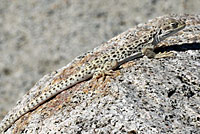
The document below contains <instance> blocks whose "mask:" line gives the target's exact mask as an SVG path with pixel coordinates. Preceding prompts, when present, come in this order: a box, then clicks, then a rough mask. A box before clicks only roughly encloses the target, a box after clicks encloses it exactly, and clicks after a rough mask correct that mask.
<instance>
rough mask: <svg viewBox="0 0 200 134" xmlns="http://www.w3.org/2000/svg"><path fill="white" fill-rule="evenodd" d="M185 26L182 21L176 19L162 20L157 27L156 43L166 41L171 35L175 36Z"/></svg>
mask: <svg viewBox="0 0 200 134" xmlns="http://www.w3.org/2000/svg"><path fill="white" fill-rule="evenodd" d="M185 26H186V24H185V22H184V21H182V20H176V19H166V20H163V21H162V22H161V23H160V25H159V27H158V32H157V35H156V38H157V41H158V42H160V41H162V40H164V39H166V38H167V37H169V36H171V35H172V34H175V33H177V32H178V31H180V30H182V29H183V28H185Z"/></svg>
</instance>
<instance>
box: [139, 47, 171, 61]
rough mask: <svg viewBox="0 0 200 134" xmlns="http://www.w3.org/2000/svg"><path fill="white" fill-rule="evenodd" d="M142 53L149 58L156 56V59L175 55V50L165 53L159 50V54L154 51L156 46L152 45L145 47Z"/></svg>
mask: <svg viewBox="0 0 200 134" xmlns="http://www.w3.org/2000/svg"><path fill="white" fill-rule="evenodd" d="M142 53H143V54H144V55H146V56H147V57H148V58H156V59H159V58H165V57H172V56H174V53H173V52H163V53H161V52H159V53H158V54H156V53H155V52H154V48H152V47H146V48H143V49H142Z"/></svg>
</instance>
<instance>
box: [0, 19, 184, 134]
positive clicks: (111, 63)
mask: <svg viewBox="0 0 200 134" xmlns="http://www.w3.org/2000/svg"><path fill="white" fill-rule="evenodd" d="M185 26H186V23H185V22H184V21H182V20H176V19H173V18H167V19H166V20H165V21H163V22H162V23H160V24H159V25H158V26H154V27H153V28H152V29H150V30H149V31H147V32H146V34H145V35H143V36H142V37H140V38H138V39H136V40H134V41H132V42H130V43H128V44H125V45H122V46H120V47H119V48H112V49H111V50H109V51H108V52H107V53H104V54H102V55H100V56H98V57H96V58H94V59H92V60H91V61H89V62H88V63H87V64H86V65H85V66H84V67H82V68H80V70H79V71H78V72H76V73H74V74H71V75H70V76H69V77H68V78H66V79H64V80H61V81H60V82H58V83H52V84H51V83H50V88H49V90H47V91H45V92H44V93H42V94H41V95H39V96H38V97H36V98H35V99H33V100H32V101H31V102H30V103H28V104H27V105H26V106H25V107H23V108H21V109H20V110H19V111H17V112H16V113H13V114H11V115H10V116H9V117H8V118H7V119H3V120H2V122H1V124H0V133H3V132H5V131H6V130H7V129H8V128H9V127H11V126H12V125H13V124H14V123H15V122H16V121H17V120H18V119H19V118H20V117H22V116H23V115H25V114H26V113H28V112H30V111H32V110H34V109H36V108H37V107H39V106H40V105H42V104H43V103H45V102H46V101H47V100H49V99H50V98H52V97H53V96H55V95H57V94H59V93H60V92H62V91H63V90H66V89H68V88H70V87H72V86H74V85H76V84H77V83H80V82H82V81H85V80H87V79H93V78H94V79H98V78H99V77H102V76H104V75H106V74H109V73H110V72H111V71H113V70H114V69H116V68H117V67H119V66H120V65H122V64H124V63H126V62H128V61H130V60H133V59H136V58H138V57H142V56H147V57H148V58H162V57H168V56H170V55H171V53H169V52H167V53H158V54H156V53H155V52H154V48H155V47H156V46H157V44H159V43H160V42H161V41H163V40H165V39H166V38H168V37H170V36H171V35H173V34H175V33H177V32H178V31H180V30H182V29H184V28H185Z"/></svg>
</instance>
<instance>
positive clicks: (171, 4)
mask: <svg viewBox="0 0 200 134" xmlns="http://www.w3.org/2000/svg"><path fill="white" fill-rule="evenodd" d="M199 5H200V0H140V1H139V0H1V2H0V120H1V119H2V118H3V116H4V115H5V114H6V113H7V112H8V110H9V109H11V108H12V107H13V106H14V105H15V104H16V102H17V100H19V99H20V97H22V96H23V95H24V94H25V93H26V92H27V91H28V90H29V89H30V88H31V87H32V86H33V85H34V84H35V83H36V82H37V81H38V80H39V79H40V78H42V77H43V76H44V75H45V74H47V73H49V72H52V71H54V70H56V69H59V68H61V67H63V66H65V65H67V64H68V63H69V62H70V61H71V60H72V59H74V58H75V57H76V56H78V55H80V54H81V53H84V52H86V51H88V50H91V49H93V48H94V47H97V46H98V45H100V44H101V43H102V42H105V41H108V40H109V39H110V38H112V37H114V36H116V35H118V34H120V33H121V32H124V31H125V30H127V29H128V28H131V27H134V26H135V25H137V24H139V23H145V22H146V21H148V20H149V19H153V18H155V17H158V16H162V15H165V14H169V13H177V14H180V13H190V14H199V13H200V8H199Z"/></svg>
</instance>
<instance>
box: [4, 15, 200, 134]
mask: <svg viewBox="0 0 200 134" xmlns="http://www.w3.org/2000/svg"><path fill="white" fill-rule="evenodd" d="M166 17H168V16H163V17H158V18H156V19H153V20H151V21H149V22H148V23H146V24H140V25H139V26H138V27H134V28H131V29H129V30H128V31H125V32H124V33H122V34H120V35H118V36H117V37H115V38H112V39H111V40H109V41H108V42H105V43H104V44H102V45H101V46H99V47H97V48H96V49H94V51H91V52H90V53H86V54H85V56H79V57H78V58H76V59H75V60H74V61H73V62H71V63H70V64H68V65H67V66H64V67H63V68H61V69H59V70H58V72H65V73H66V75H68V74H69V73H70V72H73V70H76V68H77V66H80V65H82V64H84V62H85V59H88V57H92V56H91V55H93V56H95V53H96V52H104V51H105V50H106V49H109V47H110V45H113V44H115V43H113V42H114V41H115V40H116V39H119V40H129V38H127V37H129V36H128V35H130V33H135V34H136V35H137V36H139V34H142V32H141V31H142V29H144V28H145V29H146V28H147V29H148V28H150V27H151V25H152V24H156V23H157V21H159V20H160V19H163V18H166ZM171 17H174V18H177V19H182V20H185V22H186V24H187V26H186V28H185V29H184V30H183V31H180V32H179V33H177V34H176V35H174V36H172V37H170V38H168V39H167V40H165V41H164V42H162V43H164V44H165V47H164V48H163V47H162V48H158V49H157V51H158V52H159V51H163V50H167V51H173V52H174V53H175V56H174V57H170V58H162V59H148V58H146V57H143V58H140V59H136V60H134V65H133V64H127V65H126V66H123V67H122V68H121V69H118V71H120V75H119V76H115V77H113V78H112V77H108V78H107V79H106V80H105V82H103V83H97V82H96V81H94V80H93V79H90V80H88V81H84V82H82V83H79V84H77V85H76V86H73V87H72V88H70V89H68V90H66V91H64V92H62V93H61V94H59V95H57V96H56V97H54V98H52V99H51V100H50V101H48V102H46V103H45V104H43V105H42V106H40V107H38V108H37V109H35V110H34V111H32V112H30V113H28V114H26V115H25V116H23V117H22V118H20V119H19V120H18V121H17V122H16V123H15V124H14V125H13V126H12V127H11V128H10V129H8V131H7V132H6V134H9V133H26V134H29V133H40V134H46V133H49V134H50V133H66V134H68V133H69V134H71V133H85V134H90V133H91V134H93V133H101V134H102V133H105V134H107V133H112V134H121V133H124V134H126V133H129V134H134V133H139V134H143V133H145V134H162V133H169V134H170V133H181V134H182V133H186V134H187V133H195V134H196V133H200V129H199V127H200V84H199V83H200V39H199V38H200V30H199V29H200V16H199V15H171ZM172 44H173V45H172ZM117 45H120V43H119V44H117ZM170 45H172V46H170ZM89 59H90V58H89ZM58 75H59V73H58V74H57V75H55V74H54V73H51V74H48V75H46V76H45V77H43V78H42V79H40V81H39V82H38V83H37V84H36V85H35V86H34V87H33V88H32V89H31V90H30V91H29V92H28V93H27V94H26V95H24V96H23V98H22V99H21V100H20V101H18V104H17V106H16V107H15V108H14V109H13V111H16V110H18V109H19V108H20V107H23V106H24V105H25V104H26V103H28V102H30V100H31V99H32V98H34V96H37V94H38V93H40V92H41V91H43V90H45V86H46V85H48V82H45V81H52V78H56V77H58ZM92 87H95V88H92Z"/></svg>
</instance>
